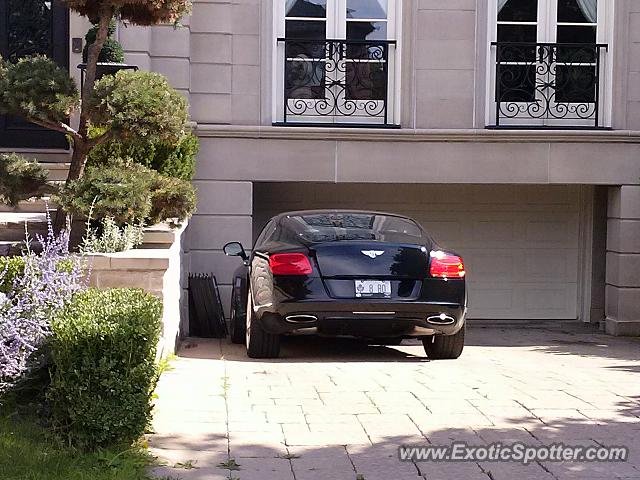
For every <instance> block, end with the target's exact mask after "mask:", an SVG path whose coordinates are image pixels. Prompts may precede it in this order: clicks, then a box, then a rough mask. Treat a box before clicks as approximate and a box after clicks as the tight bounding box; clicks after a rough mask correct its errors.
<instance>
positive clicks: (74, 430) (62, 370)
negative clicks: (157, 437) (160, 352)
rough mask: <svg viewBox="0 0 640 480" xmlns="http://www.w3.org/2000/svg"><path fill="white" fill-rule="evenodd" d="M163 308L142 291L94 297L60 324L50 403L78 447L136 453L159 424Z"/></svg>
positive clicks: (81, 301) (78, 299)
mask: <svg viewBox="0 0 640 480" xmlns="http://www.w3.org/2000/svg"><path fill="white" fill-rule="evenodd" d="M161 315H162V303H161V301H160V300H159V299H157V298H156V297H154V296H152V295H151V294H148V293H145V292H143V291H142V290H134V289H113V290H88V291H86V292H83V293H80V294H78V295H76V296H75V297H74V299H73V301H72V302H70V303H69V304H68V305H67V306H66V307H65V308H64V310H62V311H61V312H60V314H59V315H58V316H57V317H56V319H55V320H54V321H53V331H54V334H55V335H54V336H53V337H52V340H51V353H52V361H53V367H54V373H53V376H52V382H51V387H50V389H49V392H48V394H47V398H48V399H49V400H50V402H51V408H52V415H53V424H54V426H55V427H56V430H57V431H58V432H59V433H60V434H61V435H62V436H63V438H64V439H65V440H66V441H67V442H68V443H69V444H71V445H74V446H77V447H80V448H82V449H85V450H95V449H98V448H102V447H105V446H109V445H119V444H122V445H131V444H132V443H133V442H134V441H135V440H137V439H138V438H139V437H140V436H141V435H142V434H143V433H144V430H145V428H146V426H147V425H148V423H149V420H150V416H151V408H152V405H151V400H152V394H153V389H154V387H155V382H156V379H157V367H156V364H155V356H156V347H157V344H158V341H159V338H160V332H161V321H160V319H161Z"/></svg>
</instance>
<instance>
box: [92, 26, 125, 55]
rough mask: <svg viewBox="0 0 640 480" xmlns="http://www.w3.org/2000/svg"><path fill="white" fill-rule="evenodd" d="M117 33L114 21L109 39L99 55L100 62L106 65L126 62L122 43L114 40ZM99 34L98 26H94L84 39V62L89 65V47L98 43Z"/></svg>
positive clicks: (110, 28) (110, 27) (109, 32)
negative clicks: (97, 36)
mask: <svg viewBox="0 0 640 480" xmlns="http://www.w3.org/2000/svg"><path fill="white" fill-rule="evenodd" d="M115 32H116V21H115V20H112V21H111V23H110V24H109V31H108V35H109V36H108V38H107V39H106V40H105V42H104V45H103V46H102V50H100V54H99V55H98V62H104V63H123V62H124V49H123V48H122V45H120V42H118V41H117V40H114V39H113V38H112V37H113V34H114V33H115ZM97 33H98V27H97V25H94V26H93V27H91V28H90V29H89V31H88V32H87V34H86V35H85V37H84V39H85V40H86V41H85V45H84V49H83V50H82V61H83V62H85V63H87V58H88V56H89V47H90V46H91V45H92V44H93V43H94V42H95V41H96V35H97Z"/></svg>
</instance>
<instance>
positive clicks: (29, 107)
mask: <svg viewBox="0 0 640 480" xmlns="http://www.w3.org/2000/svg"><path fill="white" fill-rule="evenodd" d="M79 104H80V95H79V93H78V89H77V88H76V84H75V82H74V81H73V79H72V78H71V77H70V76H69V72H68V71H67V70H65V69H63V68H61V67H59V66H58V65H57V64H56V63H55V62H54V61H53V60H50V59H49V58H47V57H45V56H42V55H35V56H32V57H24V58H21V59H19V60H18V61H17V62H2V66H1V67H0V112H2V113H11V114H15V115H21V116H23V117H26V118H28V119H30V120H32V121H36V122H41V123H45V124H49V123H51V122H61V123H64V122H66V121H67V119H68V118H69V116H70V115H71V114H72V113H73V112H74V111H75V110H76V109H77V108H78V106H79Z"/></svg>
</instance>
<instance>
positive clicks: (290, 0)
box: [285, 0, 327, 18]
mask: <svg viewBox="0 0 640 480" xmlns="http://www.w3.org/2000/svg"><path fill="white" fill-rule="evenodd" d="M286 2H287V3H286V7H285V15H286V16H287V17H311V18H326V17H327V0H286Z"/></svg>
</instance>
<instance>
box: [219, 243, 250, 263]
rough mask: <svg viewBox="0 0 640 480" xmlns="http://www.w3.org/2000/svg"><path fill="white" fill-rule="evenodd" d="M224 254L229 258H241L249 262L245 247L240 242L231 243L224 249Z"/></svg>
mask: <svg viewBox="0 0 640 480" xmlns="http://www.w3.org/2000/svg"><path fill="white" fill-rule="evenodd" d="M223 250H224V254H225V255H226V256H228V257H240V258H242V259H243V260H247V258H248V257H247V252H245V251H244V247H243V246H242V244H241V243H240V242H229V243H227V244H226V245H225V246H224V248H223Z"/></svg>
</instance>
